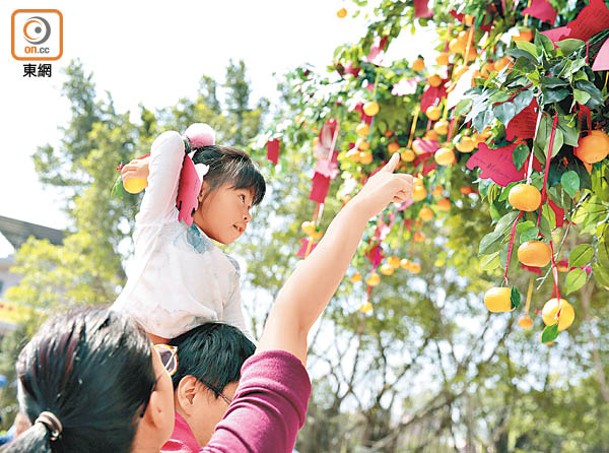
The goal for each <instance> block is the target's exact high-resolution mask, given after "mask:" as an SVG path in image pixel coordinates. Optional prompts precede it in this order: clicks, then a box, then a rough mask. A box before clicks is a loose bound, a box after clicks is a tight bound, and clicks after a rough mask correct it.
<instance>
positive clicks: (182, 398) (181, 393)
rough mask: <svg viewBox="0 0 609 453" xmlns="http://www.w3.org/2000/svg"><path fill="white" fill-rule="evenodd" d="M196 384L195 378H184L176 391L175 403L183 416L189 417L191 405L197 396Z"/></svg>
mask: <svg viewBox="0 0 609 453" xmlns="http://www.w3.org/2000/svg"><path fill="white" fill-rule="evenodd" d="M198 382H199V381H197V378H196V377H194V376H190V375H188V376H184V377H183V378H182V379H181V380H180V383H179V384H178V388H177V389H176V393H175V400H176V403H177V405H178V406H179V407H180V408H181V409H182V412H183V413H184V414H185V415H190V414H191V412H192V405H193V401H194V399H195V396H196V394H197V388H198V386H197V384H198Z"/></svg>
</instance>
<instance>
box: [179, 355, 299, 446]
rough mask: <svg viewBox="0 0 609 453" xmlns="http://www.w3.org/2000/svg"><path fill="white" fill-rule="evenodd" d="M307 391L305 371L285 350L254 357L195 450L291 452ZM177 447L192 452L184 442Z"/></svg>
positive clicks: (242, 372)
mask: <svg viewBox="0 0 609 453" xmlns="http://www.w3.org/2000/svg"><path fill="white" fill-rule="evenodd" d="M310 394H311V381H310V380H309V375H308V374H307V371H306V369H305V367H304V366H303V365H302V363H300V360H298V359H297V358H296V357H295V356H294V355H292V354H290V353H288V352H285V351H265V352H262V353H260V354H255V355H253V356H252V357H250V358H249V359H247V360H246V361H245V363H244V364H243V367H242V368H241V379H240V381H239V388H238V389H237V392H236V394H235V398H234V400H233V402H232V403H231V405H230V406H229V408H228V410H227V411H226V414H225V415H224V418H223V419H222V420H221V421H220V423H218V425H217V426H216V431H215V432H214V434H213V436H212V438H211V440H210V442H209V444H207V446H206V447H204V448H203V449H201V450H200V451H201V452H208V453H220V452H222V453H242V452H243V453H244V452H248V453H250V452H254V453H258V452H259V453H284V452H285V453H289V452H291V451H292V450H293V448H294V444H295V443H296V435H297V434H298V430H299V429H300V428H302V426H303V425H304V422H305V415H306V412H307V405H308V401H309V396H310ZM172 440H173V439H172ZM173 446H174V448H175V444H174V445H173ZM171 451H180V450H176V449H171ZM181 451H182V452H184V453H186V452H191V451H192V450H191V449H190V448H188V447H187V446H186V445H184V449H183V450H181ZM193 453H194V452H193Z"/></svg>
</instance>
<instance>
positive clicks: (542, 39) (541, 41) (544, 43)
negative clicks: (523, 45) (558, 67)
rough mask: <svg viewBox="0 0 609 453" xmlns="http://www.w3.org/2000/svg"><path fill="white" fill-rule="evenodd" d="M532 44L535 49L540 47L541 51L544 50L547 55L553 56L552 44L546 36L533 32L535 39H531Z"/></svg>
mask: <svg viewBox="0 0 609 453" xmlns="http://www.w3.org/2000/svg"><path fill="white" fill-rule="evenodd" d="M533 43H534V44H535V45H536V46H537V47H542V48H543V50H545V51H546V53H547V54H549V55H553V54H554V43H553V42H552V40H551V39H550V38H548V37H547V36H546V35H542V34H541V33H539V32H535V38H534V39H533Z"/></svg>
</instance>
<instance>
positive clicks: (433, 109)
mask: <svg viewBox="0 0 609 453" xmlns="http://www.w3.org/2000/svg"><path fill="white" fill-rule="evenodd" d="M425 115H427V118H429V119H430V120H432V121H436V120H439V119H440V116H441V115H442V108H441V107H439V106H437V105H430V106H429V107H427V110H425Z"/></svg>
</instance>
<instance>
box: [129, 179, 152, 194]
mask: <svg viewBox="0 0 609 453" xmlns="http://www.w3.org/2000/svg"><path fill="white" fill-rule="evenodd" d="M147 185H148V180H147V179H146V178H127V179H125V180H124V181H123V187H124V188H125V190H126V191H127V192H129V193H140V192H141V191H142V190H144V189H145V188H146V186H147Z"/></svg>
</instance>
